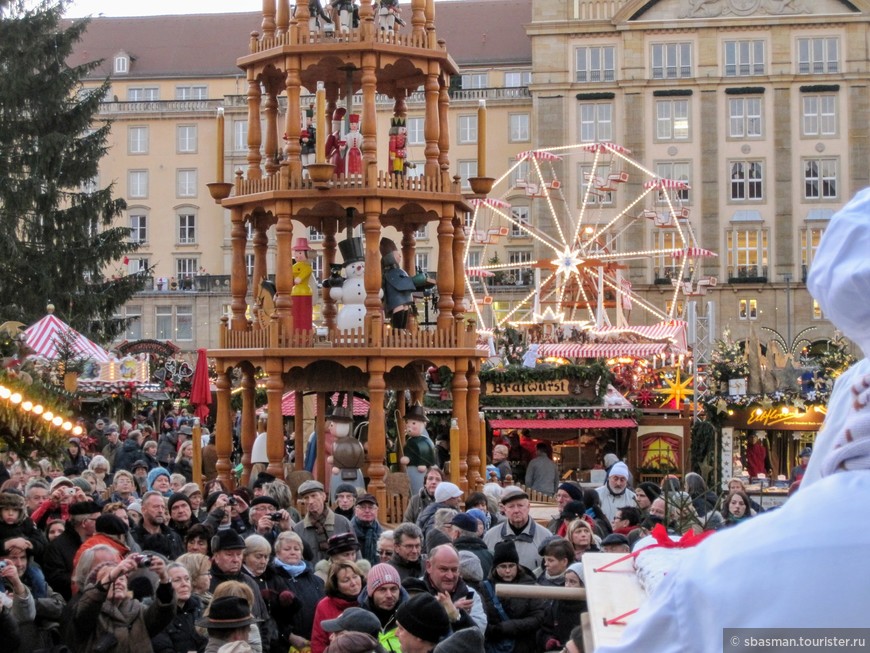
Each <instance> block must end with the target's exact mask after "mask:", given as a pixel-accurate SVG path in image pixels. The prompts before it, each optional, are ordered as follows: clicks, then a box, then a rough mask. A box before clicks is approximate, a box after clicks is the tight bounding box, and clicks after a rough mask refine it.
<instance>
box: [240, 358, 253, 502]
mask: <svg viewBox="0 0 870 653" xmlns="http://www.w3.org/2000/svg"><path fill="white" fill-rule="evenodd" d="M239 431H240V433H239V444H241V446H242V478H241V483H242V485H248V483H249V480H250V477H251V451H252V450H253V449H254V440H255V439H256V438H257V381H256V379H254V370H253V368H251V367H247V366H246V367H243V368H242V420H241V424H240V425H239Z"/></svg>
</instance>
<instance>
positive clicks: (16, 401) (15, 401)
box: [9, 392, 23, 404]
mask: <svg viewBox="0 0 870 653" xmlns="http://www.w3.org/2000/svg"><path fill="white" fill-rule="evenodd" d="M22 399H23V397H22V396H21V393H20V392H16V393H15V394H14V395H12V396H11V397H9V401H11V402H12V403H13V404H20V403H21V400H22Z"/></svg>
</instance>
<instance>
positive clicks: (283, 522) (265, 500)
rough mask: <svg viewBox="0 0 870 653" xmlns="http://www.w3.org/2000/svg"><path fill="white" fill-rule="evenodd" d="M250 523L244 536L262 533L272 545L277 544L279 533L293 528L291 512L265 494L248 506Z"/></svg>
mask: <svg viewBox="0 0 870 653" xmlns="http://www.w3.org/2000/svg"><path fill="white" fill-rule="evenodd" d="M248 524H249V526H248V528H247V529H246V530H245V532H244V533H242V537H245V538H247V537H248V536H249V535H261V536H263V537H265V538H266V539H267V540H268V541H269V545H270V546H271V545H274V544H275V539H276V538H277V537H278V534H279V533H281V532H282V531H289V530H290V529H291V528H293V520H292V519H291V518H290V513H289V512H287V511H286V510H281V508H280V506H279V505H278V502H277V501H276V500H275V499H273V498H272V497H270V496H268V495H265V494H261V495H260V496H258V497H256V498H255V499H253V500H252V501H251V506H250V507H249V508H248Z"/></svg>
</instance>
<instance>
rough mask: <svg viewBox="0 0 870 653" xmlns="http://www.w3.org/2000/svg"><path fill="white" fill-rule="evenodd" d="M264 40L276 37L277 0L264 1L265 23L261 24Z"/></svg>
mask: <svg viewBox="0 0 870 653" xmlns="http://www.w3.org/2000/svg"><path fill="white" fill-rule="evenodd" d="M261 25H262V30H263V38H265V39H271V38H273V37H274V36H275V0H263V22H262V23H261Z"/></svg>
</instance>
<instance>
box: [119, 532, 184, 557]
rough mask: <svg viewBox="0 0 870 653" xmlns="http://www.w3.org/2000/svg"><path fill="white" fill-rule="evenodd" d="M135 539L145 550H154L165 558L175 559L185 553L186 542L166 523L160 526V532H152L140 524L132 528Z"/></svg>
mask: <svg viewBox="0 0 870 653" xmlns="http://www.w3.org/2000/svg"><path fill="white" fill-rule="evenodd" d="M130 533H131V534H132V535H133V539H134V540H136V543H137V544H138V545H139V546H141V547H142V550H143V551H154V552H155V553H159V554H160V555H162V556H163V557H165V558H168V559H170V560H175V559H176V558H177V557H178V556H180V555H181V554H182V553H184V542H182V541H181V538H180V537H179V536H178V533H176V532H175V531H174V530H172V529H171V528H169V527H168V526H167V525H166V524H162V525H161V526H160V533H156V534H151V533H149V532H148V531H146V530H145V527H144V525H142V524H140V525H139V526H135V527H133V528H131V529H130Z"/></svg>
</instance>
